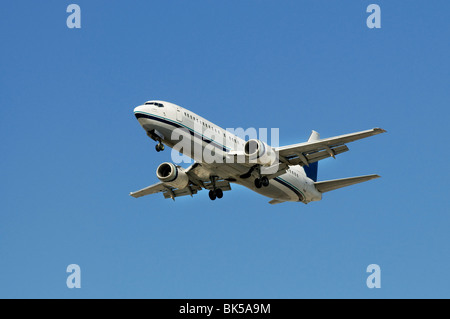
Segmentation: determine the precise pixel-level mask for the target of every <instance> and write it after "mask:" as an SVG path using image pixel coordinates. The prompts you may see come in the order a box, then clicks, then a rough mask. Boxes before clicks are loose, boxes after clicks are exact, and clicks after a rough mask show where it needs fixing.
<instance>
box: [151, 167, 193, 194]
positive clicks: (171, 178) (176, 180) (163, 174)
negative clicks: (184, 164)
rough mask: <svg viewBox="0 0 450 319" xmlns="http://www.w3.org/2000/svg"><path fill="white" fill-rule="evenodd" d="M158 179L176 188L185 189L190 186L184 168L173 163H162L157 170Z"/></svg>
mask: <svg viewBox="0 0 450 319" xmlns="http://www.w3.org/2000/svg"><path fill="white" fill-rule="evenodd" d="M156 176H157V177H158V179H159V180H160V181H161V182H163V183H165V184H167V185H169V186H172V187H175V188H178V189H183V188H185V187H186V186H188V184H189V177H188V176H187V174H186V172H185V171H184V169H183V168H181V167H178V166H175V165H174V164H172V163H167V162H166V163H162V164H160V165H159V166H158V168H157V169H156Z"/></svg>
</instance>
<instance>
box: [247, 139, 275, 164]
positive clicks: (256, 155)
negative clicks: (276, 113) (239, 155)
mask: <svg viewBox="0 0 450 319" xmlns="http://www.w3.org/2000/svg"><path fill="white" fill-rule="evenodd" d="M244 154H245V156H246V157H247V159H248V160H249V162H250V163H258V164H261V165H263V166H271V165H273V164H274V163H275V162H276V160H277V154H276V153H275V151H274V149H273V148H272V147H270V146H269V145H267V144H266V143H264V142H262V141H260V140H255V139H253V140H249V141H247V142H246V143H245V145H244Z"/></svg>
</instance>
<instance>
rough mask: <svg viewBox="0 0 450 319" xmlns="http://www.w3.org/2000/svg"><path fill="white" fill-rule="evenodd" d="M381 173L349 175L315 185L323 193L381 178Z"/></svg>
mask: <svg viewBox="0 0 450 319" xmlns="http://www.w3.org/2000/svg"><path fill="white" fill-rule="evenodd" d="M379 177H380V176H379V175H376V174H374V175H365V176H357V177H348V178H341V179H334V180H331V181H322V182H315V183H314V186H316V188H317V190H318V191H319V192H321V193H325V192H329V191H333V190H335V189H339V188H342V187H347V186H350V185H354V184H358V183H362V182H366V181H369V180H371V179H375V178H379Z"/></svg>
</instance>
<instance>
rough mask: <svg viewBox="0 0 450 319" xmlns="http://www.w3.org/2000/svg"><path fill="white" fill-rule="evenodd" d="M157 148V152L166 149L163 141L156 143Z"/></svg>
mask: <svg viewBox="0 0 450 319" xmlns="http://www.w3.org/2000/svg"><path fill="white" fill-rule="evenodd" d="M155 149H156V151H157V152H161V151H164V144H163V143H161V141H159V143H158V144H156V146H155Z"/></svg>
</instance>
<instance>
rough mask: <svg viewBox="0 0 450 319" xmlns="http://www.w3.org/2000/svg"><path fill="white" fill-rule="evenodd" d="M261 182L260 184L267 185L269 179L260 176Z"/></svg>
mask: <svg viewBox="0 0 450 319" xmlns="http://www.w3.org/2000/svg"><path fill="white" fill-rule="evenodd" d="M261 184H262V186H264V187H267V186H269V179H268V178H267V177H266V176H264V177H262V178H261Z"/></svg>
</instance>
